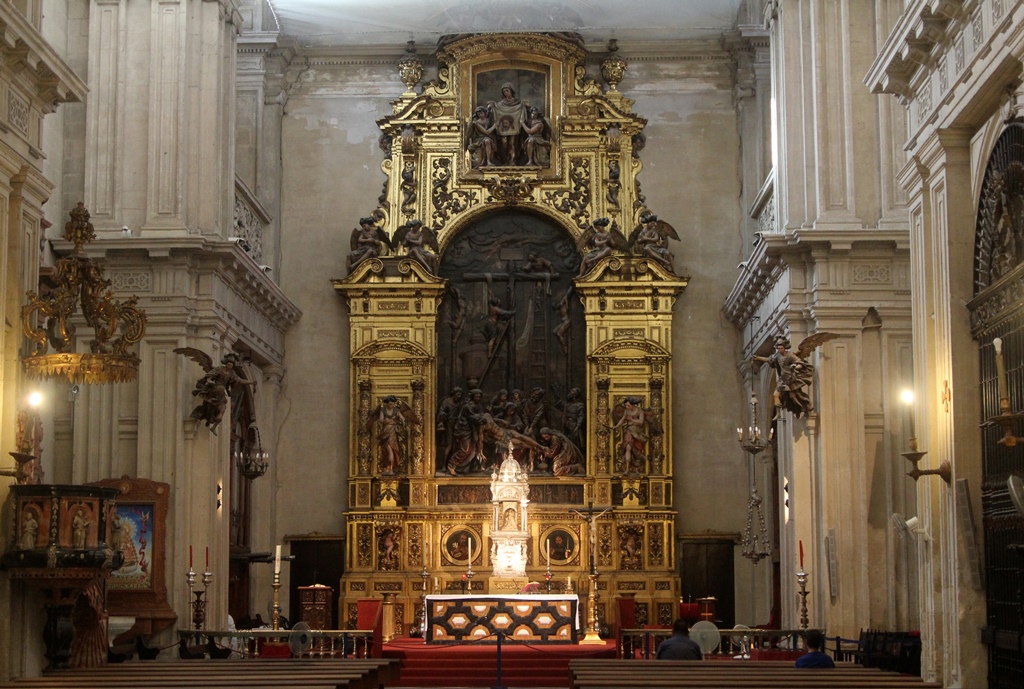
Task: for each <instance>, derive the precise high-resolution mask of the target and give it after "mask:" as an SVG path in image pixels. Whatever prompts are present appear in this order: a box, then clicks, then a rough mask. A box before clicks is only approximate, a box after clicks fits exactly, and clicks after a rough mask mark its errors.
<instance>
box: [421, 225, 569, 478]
mask: <svg viewBox="0 0 1024 689" xmlns="http://www.w3.org/2000/svg"><path fill="white" fill-rule="evenodd" d="M579 263H580V258H579V253H578V251H577V249H576V245H575V244H574V242H573V239H572V236H571V235H570V233H569V232H568V231H567V230H565V229H564V228H562V227H560V226H559V225H558V224H557V223H556V222H555V221H554V220H551V219H548V218H545V217H542V216H539V215H535V214H531V213H527V212H521V211H500V212H497V213H494V214H492V215H489V216H486V217H484V218H482V219H480V220H479V221H477V222H475V223H474V224H473V225H471V226H469V227H467V228H465V229H463V230H462V231H461V232H459V233H458V234H457V235H456V236H455V237H454V238H453V239H452V241H451V242H450V243H449V244H448V246H447V248H446V249H445V252H444V254H443V256H442V258H441V265H440V269H439V274H440V276H441V277H443V278H445V279H446V280H448V283H449V287H448V289H447V291H446V293H445V295H444V298H443V301H442V304H441V309H440V318H439V324H440V326H439V329H438V343H439V351H440V352H441V354H440V356H439V357H438V388H439V391H440V396H441V398H442V399H441V402H440V404H439V406H438V411H437V429H438V430H437V448H438V452H437V457H438V460H437V461H438V463H437V466H436V471H437V472H438V474H439V475H444V474H449V475H489V474H490V473H491V471H492V469H493V467H494V466H495V465H496V464H499V463H500V462H501V461H502V460H503V459H504V457H505V455H506V453H507V452H508V446H509V443H511V445H512V455H513V457H514V458H515V459H516V460H517V461H518V462H519V463H520V465H521V466H522V467H523V469H524V470H525V471H527V472H529V473H531V474H537V475H548V476H553V475H555V472H556V470H559V467H563V465H565V462H564V461H562V462H561V464H559V458H562V459H564V458H565V457H575V458H577V459H578V463H579V465H580V471H579V472H578V473H581V474H582V473H584V472H583V465H582V457H584V456H585V455H586V447H585V438H586V423H585V413H584V412H585V409H586V400H585V395H584V392H583V391H584V390H585V389H586V377H585V370H586V356H585V352H586V349H585V347H586V343H585V340H584V333H585V322H584V319H583V308H582V304H581V303H580V299H579V296H578V295H577V294H576V293H575V288H574V286H573V278H574V277H575V276H576V274H577V273H578V272H579ZM544 429H548V430H549V431H550V432H549V433H542V431H543V430H544ZM480 439H482V440H483V442H482V443H481V442H478V441H479V440H480ZM563 468H564V467H563Z"/></svg>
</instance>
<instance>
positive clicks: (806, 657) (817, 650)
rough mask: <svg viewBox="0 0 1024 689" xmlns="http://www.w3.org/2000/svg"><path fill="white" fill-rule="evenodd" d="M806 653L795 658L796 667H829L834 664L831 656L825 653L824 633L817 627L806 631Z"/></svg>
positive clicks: (832, 666)
mask: <svg viewBox="0 0 1024 689" xmlns="http://www.w3.org/2000/svg"><path fill="white" fill-rule="evenodd" d="M806 641H807V653H805V654H803V655H802V656H800V657H799V658H797V659H796V666H797V667H825V668H828V667H831V668H834V667H835V666H836V664H835V662H833V660H832V658H830V657H829V655H828V654H827V653H825V635H824V634H822V633H821V631H820V630H818V629H809V630H808V631H807V637H806Z"/></svg>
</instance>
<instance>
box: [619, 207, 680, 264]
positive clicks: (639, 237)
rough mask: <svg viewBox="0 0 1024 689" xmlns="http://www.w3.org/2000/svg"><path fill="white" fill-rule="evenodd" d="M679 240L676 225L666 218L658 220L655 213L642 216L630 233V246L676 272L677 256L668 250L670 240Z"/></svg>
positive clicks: (632, 250) (639, 253) (636, 251)
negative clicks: (668, 221)
mask: <svg viewBox="0 0 1024 689" xmlns="http://www.w3.org/2000/svg"><path fill="white" fill-rule="evenodd" d="M670 238H671V239H674V240H676V241H679V235H678V234H677V233H676V230H675V228H674V227H672V226H671V225H669V224H668V223H667V222H665V221H664V220H658V216H656V215H654V214H653V213H644V214H642V215H641V216H640V224H639V225H637V226H636V227H635V228H633V231H632V232H630V233H629V248H630V251H631V252H632V253H636V254H638V255H640V256H642V257H644V258H649V259H651V260H652V261H654V262H655V263H657V264H658V265H660V266H661V267H662V268H664V269H665V270H667V271H668V272H670V273H673V274H674V273H675V257H674V256H672V252H671V251H669V250H668V240H669V239H670Z"/></svg>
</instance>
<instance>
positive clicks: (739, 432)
mask: <svg viewBox="0 0 1024 689" xmlns="http://www.w3.org/2000/svg"><path fill="white" fill-rule="evenodd" d="M736 440H738V441H740V442H741V443H742V442H743V429H742V428H740V427H739V426H737V427H736Z"/></svg>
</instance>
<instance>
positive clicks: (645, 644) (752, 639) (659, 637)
mask: <svg viewBox="0 0 1024 689" xmlns="http://www.w3.org/2000/svg"><path fill="white" fill-rule="evenodd" d="M718 633H719V634H720V635H721V643H720V644H719V645H718V648H717V649H715V651H714V652H713V653H711V654H710V655H712V656H737V655H749V653H750V651H751V650H752V649H763V650H767V649H780V648H784V649H790V650H796V649H800V648H803V645H802V642H801V640H800V635H801V634H802V633H803V631H802V630H800V629H743V628H740V629H719V630H718ZM670 636H672V630H671V629H623V630H622V631H621V632H620V641H619V648H620V650H621V654H622V657H623V658H637V659H640V658H644V659H646V658H653V657H654V653H655V651H656V650H657V649H658V644H660V643H661V642H662V641H664V640H665V639H667V638H669V637H670Z"/></svg>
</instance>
